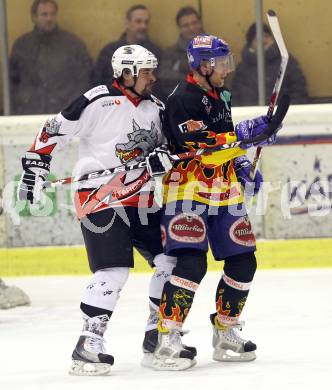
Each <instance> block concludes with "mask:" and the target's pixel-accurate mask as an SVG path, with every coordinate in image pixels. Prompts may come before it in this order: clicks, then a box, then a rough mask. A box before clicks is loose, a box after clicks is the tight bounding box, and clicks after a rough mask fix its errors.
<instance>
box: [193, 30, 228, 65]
mask: <svg viewBox="0 0 332 390" xmlns="http://www.w3.org/2000/svg"><path fill="white" fill-rule="evenodd" d="M187 55H188V61H189V65H190V66H191V68H192V69H198V68H199V66H200V65H201V62H202V61H209V62H210V64H211V65H212V66H213V67H216V65H218V63H222V64H223V67H226V69H227V71H228V72H232V71H233V70H234V68H235V66H234V57H233V55H232V53H231V50H230V47H229V45H228V44H227V43H226V42H225V41H223V40H222V39H220V38H218V37H216V36H214V35H197V36H196V37H195V38H193V39H192V40H191V41H190V42H189V45H188V48H187Z"/></svg>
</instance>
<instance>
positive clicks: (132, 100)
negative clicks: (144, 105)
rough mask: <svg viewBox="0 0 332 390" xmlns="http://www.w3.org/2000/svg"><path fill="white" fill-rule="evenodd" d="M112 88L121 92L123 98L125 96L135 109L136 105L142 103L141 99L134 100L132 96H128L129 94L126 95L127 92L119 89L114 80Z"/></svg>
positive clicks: (119, 86)
mask: <svg viewBox="0 0 332 390" xmlns="http://www.w3.org/2000/svg"><path fill="white" fill-rule="evenodd" d="M112 85H113V87H115V88H117V89H118V90H119V91H121V92H122V93H123V95H124V96H126V98H127V99H128V100H130V101H131V102H132V103H133V105H134V106H135V107H138V105H139V104H140V103H141V101H142V98H140V97H137V98H135V97H133V96H130V95H129V94H128V92H127V91H126V90H125V89H124V88H122V87H121V85H120V84H119V83H118V82H117V81H116V80H115V81H113V84H112Z"/></svg>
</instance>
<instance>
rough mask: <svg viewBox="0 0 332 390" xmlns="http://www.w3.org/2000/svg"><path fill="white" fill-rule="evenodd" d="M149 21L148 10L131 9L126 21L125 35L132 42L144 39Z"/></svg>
mask: <svg viewBox="0 0 332 390" xmlns="http://www.w3.org/2000/svg"><path fill="white" fill-rule="evenodd" d="M149 23H150V14H149V11H147V10H144V9H137V10H136V11H133V12H132V14H131V16H130V20H128V21H127V35H128V38H129V40H131V41H132V43H138V42H142V41H144V40H145V39H146V38H147V36H148V31H149Z"/></svg>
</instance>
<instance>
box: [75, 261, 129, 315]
mask: <svg viewBox="0 0 332 390" xmlns="http://www.w3.org/2000/svg"><path fill="white" fill-rule="evenodd" d="M128 276H129V268H127V267H113V268H104V269H101V270H98V271H96V272H95V273H94V274H93V277H92V281H91V283H90V284H89V285H88V286H87V287H86V289H85V292H84V294H83V298H82V302H81V310H82V312H83V313H84V314H86V315H87V316H89V317H96V316H99V315H103V314H107V315H108V316H109V317H110V314H112V312H113V311H114V308H115V305H116V302H117V300H118V299H119V296H120V292H121V290H122V288H123V286H124V285H125V283H126V281H127V279H128Z"/></svg>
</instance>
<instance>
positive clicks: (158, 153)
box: [145, 148, 173, 176]
mask: <svg viewBox="0 0 332 390" xmlns="http://www.w3.org/2000/svg"><path fill="white" fill-rule="evenodd" d="M145 161H146V168H147V170H148V172H149V174H150V176H160V175H164V174H165V173H166V172H168V171H169V170H170V169H172V167H173V164H172V162H171V160H170V158H169V153H168V152H167V151H166V150H165V149H163V148H157V149H155V150H154V151H153V152H152V153H150V154H149V155H148V156H147V157H146V159H145Z"/></svg>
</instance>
